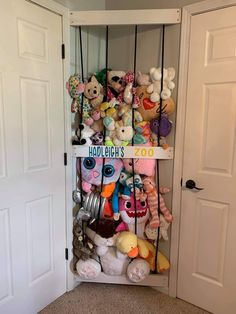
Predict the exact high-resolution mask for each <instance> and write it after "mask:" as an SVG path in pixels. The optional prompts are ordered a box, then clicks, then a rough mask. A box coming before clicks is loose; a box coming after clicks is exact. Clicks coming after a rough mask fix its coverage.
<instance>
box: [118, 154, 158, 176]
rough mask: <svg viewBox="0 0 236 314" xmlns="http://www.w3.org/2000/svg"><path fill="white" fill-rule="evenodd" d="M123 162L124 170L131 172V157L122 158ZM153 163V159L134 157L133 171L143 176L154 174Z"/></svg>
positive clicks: (154, 163)
mask: <svg viewBox="0 0 236 314" xmlns="http://www.w3.org/2000/svg"><path fill="white" fill-rule="evenodd" d="M123 162H124V167H125V170H126V171H127V172H129V173H133V167H132V159H131V158H124V159H123ZM155 165H156V161H155V159H141V158H140V159H134V172H135V173H137V174H143V175H145V176H154V175H155Z"/></svg>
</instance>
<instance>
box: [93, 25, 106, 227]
mask: <svg viewBox="0 0 236 314" xmlns="http://www.w3.org/2000/svg"><path fill="white" fill-rule="evenodd" d="M108 32H109V28H108V25H107V26H106V80H105V82H106V83H105V98H106V101H108V91H107V89H108ZM105 137H106V128H105V127H104V129H103V145H104V141H105ZM105 160H106V159H105V158H103V160H102V178H101V192H102V190H103V186H104V166H105ZM101 205H102V196H101V193H100V197H99V208H98V214H97V222H96V230H97V229H98V224H99V219H100V214H101Z"/></svg>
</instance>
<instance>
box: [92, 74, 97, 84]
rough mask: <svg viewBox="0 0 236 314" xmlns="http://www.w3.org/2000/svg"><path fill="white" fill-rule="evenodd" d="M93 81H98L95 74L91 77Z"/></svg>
mask: <svg viewBox="0 0 236 314" xmlns="http://www.w3.org/2000/svg"><path fill="white" fill-rule="evenodd" d="M91 82H92V83H97V82H98V81H97V79H96V77H95V76H94V75H93V76H92V77H91Z"/></svg>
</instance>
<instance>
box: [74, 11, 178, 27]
mask: <svg viewBox="0 0 236 314" xmlns="http://www.w3.org/2000/svg"><path fill="white" fill-rule="evenodd" d="M180 22H181V10H180V9H160V10H157V9H153V10H151V9H148V10H103V11H102V10H100V11H70V25H72V26H78V25H81V26H82V25H87V26H88V25H136V24H137V25H145V24H147V25H154V24H156V25H158V24H159V25H160V24H179V23H180Z"/></svg>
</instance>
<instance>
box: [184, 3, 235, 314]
mask: <svg viewBox="0 0 236 314" xmlns="http://www.w3.org/2000/svg"><path fill="white" fill-rule="evenodd" d="M235 16H236V7H230V8H226V9H221V10H216V11H211V12H207V13H204V14H199V15H195V16H193V17H192V19H191V33H190V54H189V72H188V88H187V112H186V128H185V144H184V162H183V184H185V182H186V181H187V180H188V179H193V180H194V181H195V182H196V184H197V186H199V187H203V188H204V190H202V191H194V190H187V189H185V188H183V191H182V209H181V230H180V251H179V271H178V297H180V298H182V299H184V300H187V301H188V302H191V303H193V304H195V305H198V306H200V307H202V308H205V309H207V310H209V311H211V312H213V313H227V314H230V313H236V299H235V290H236V276H234V275H233V274H235V273H236V250H235V243H236V228H235V226H236V198H235V187H236V167H235V165H236V157H235V152H236V148H235V143H236V141H235V129H236V53H235V51H236V49H235V48H236V22H235Z"/></svg>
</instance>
